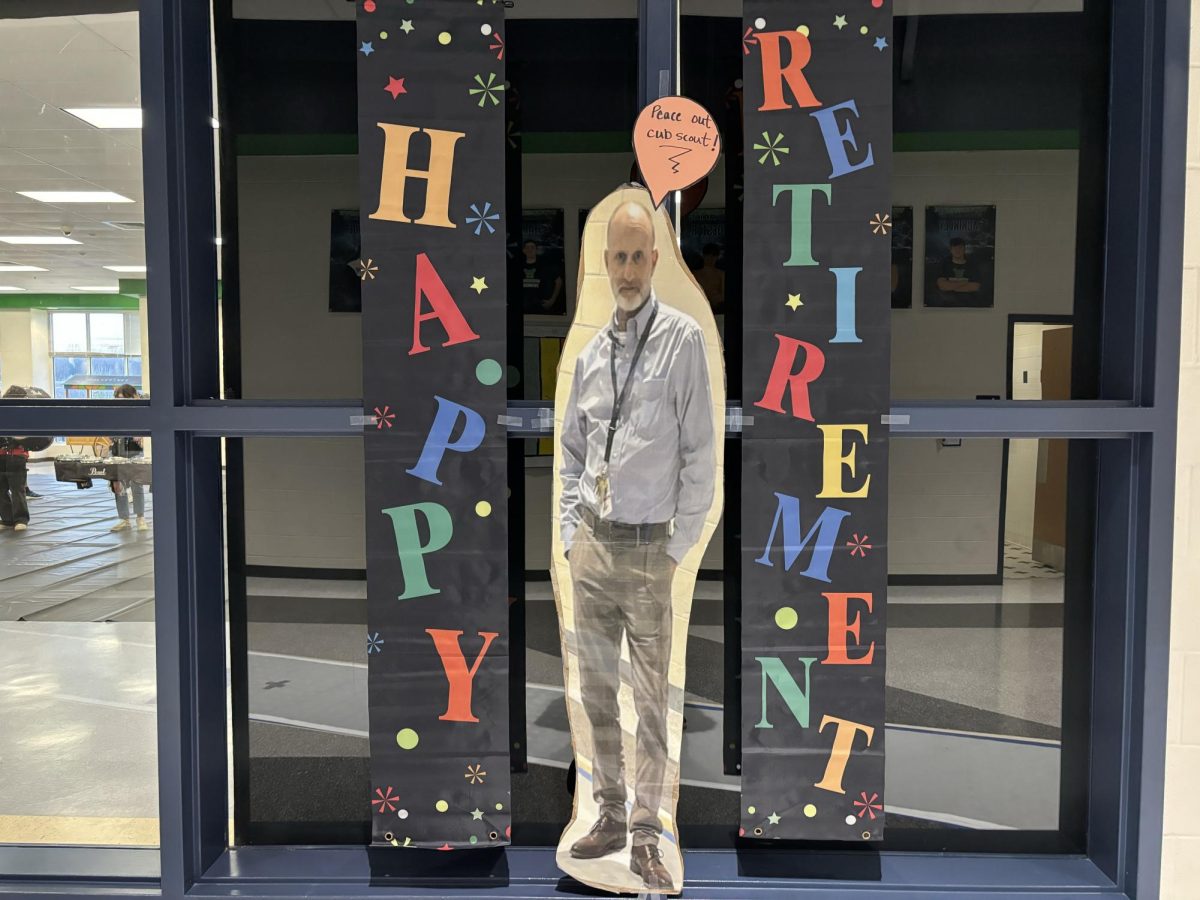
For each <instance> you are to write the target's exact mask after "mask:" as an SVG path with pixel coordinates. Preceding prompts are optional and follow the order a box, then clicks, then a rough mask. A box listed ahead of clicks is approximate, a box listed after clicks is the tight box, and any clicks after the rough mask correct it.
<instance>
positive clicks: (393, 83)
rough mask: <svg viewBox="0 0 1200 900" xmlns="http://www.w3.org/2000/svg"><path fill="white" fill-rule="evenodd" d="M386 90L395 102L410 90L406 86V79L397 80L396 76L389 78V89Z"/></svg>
mask: <svg viewBox="0 0 1200 900" xmlns="http://www.w3.org/2000/svg"><path fill="white" fill-rule="evenodd" d="M384 90H385V91H387V92H388V93H389V94H391V95H392V99H393V100H395V99H396V98H397V97H399V96H400V95H401V94H407V93H408V88H406V87H405V86H404V79H403V78H397V77H396V76H395V75H389V76H388V83H387V87H385V88H384Z"/></svg>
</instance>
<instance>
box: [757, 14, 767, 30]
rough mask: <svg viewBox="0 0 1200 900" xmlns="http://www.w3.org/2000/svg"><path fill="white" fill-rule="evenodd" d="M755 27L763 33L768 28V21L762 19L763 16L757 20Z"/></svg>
mask: <svg viewBox="0 0 1200 900" xmlns="http://www.w3.org/2000/svg"><path fill="white" fill-rule="evenodd" d="M754 27H755V28H757V29H758V30H759V31H762V30H763V29H764V28H766V27H767V20H766V19H764V18H762V17H761V16H759V17H758V18H757V19H755V20H754Z"/></svg>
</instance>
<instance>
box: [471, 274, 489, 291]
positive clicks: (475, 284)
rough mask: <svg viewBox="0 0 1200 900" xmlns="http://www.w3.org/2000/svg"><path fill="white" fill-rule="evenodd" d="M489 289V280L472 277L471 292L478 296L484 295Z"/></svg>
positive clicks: (481, 277)
mask: <svg viewBox="0 0 1200 900" xmlns="http://www.w3.org/2000/svg"><path fill="white" fill-rule="evenodd" d="M487 289H488V285H487V279H486V278H485V277H484V276H482V275H473V276H472V277H471V290H473V291H474V292H475V293H477V294H482V293H483V292H484V291H486V290H487Z"/></svg>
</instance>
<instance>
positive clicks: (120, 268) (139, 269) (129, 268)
mask: <svg viewBox="0 0 1200 900" xmlns="http://www.w3.org/2000/svg"><path fill="white" fill-rule="evenodd" d="M104 268H106V269H108V271H110V272H145V271H146V267H145V266H105V267H104Z"/></svg>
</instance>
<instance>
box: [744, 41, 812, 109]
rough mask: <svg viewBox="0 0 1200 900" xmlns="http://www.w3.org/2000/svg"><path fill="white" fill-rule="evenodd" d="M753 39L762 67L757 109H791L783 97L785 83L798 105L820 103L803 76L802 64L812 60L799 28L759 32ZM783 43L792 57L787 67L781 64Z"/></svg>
mask: <svg viewBox="0 0 1200 900" xmlns="http://www.w3.org/2000/svg"><path fill="white" fill-rule="evenodd" d="M754 38H755V40H756V41H758V46H759V50H760V51H761V56H762V69H763V105H762V106H760V107H759V108H758V111H759V112H771V111H773V110H780V109H791V108H792V105H791V104H790V103H788V101H787V99H786V98H785V97H784V96H783V86H784V83H785V82H786V83H787V86H788V87H789V88H791V90H792V96H794V97H795V98H796V103H797V104H799V105H800V106H820V105H821V101H820V100H818V99H817V97H816V95H815V94H814V93H813V91H812V88H811V87H809V86H808V79H807V78H805V77H804V67H805V66H807V65H808V61H809V60H810V59H812V44H810V43H809V42H808V38H807V37H806V36H805V35H803V34H801V33H800V32H798V31H760V32H758V33H757V34H755V35H754ZM785 43H786V44H787V45H788V49H789V50H790V51H791V58H790V59H789V60H788V64H787V65H786V66H785V65H783V45H784V44H785Z"/></svg>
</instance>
